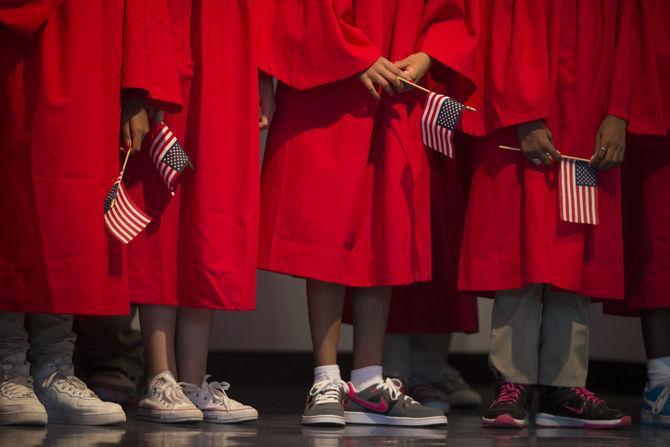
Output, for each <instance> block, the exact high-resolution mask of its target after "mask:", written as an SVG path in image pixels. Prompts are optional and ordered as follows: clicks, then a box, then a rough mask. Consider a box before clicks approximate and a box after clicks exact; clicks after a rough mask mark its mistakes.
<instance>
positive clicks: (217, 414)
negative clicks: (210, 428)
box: [202, 410, 258, 424]
mask: <svg viewBox="0 0 670 447" xmlns="http://www.w3.org/2000/svg"><path fill="white" fill-rule="evenodd" d="M202 414H203V421H204V422H211V423H214V424H238V423H240V422H249V421H255V420H257V419H258V412H257V411H256V410H245V411H235V412H232V413H230V412H226V411H203V412H202Z"/></svg>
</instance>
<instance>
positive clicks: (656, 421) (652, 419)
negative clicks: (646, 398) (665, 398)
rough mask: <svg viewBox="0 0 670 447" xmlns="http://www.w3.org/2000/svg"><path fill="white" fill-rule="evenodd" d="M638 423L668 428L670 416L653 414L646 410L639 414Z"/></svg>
mask: <svg viewBox="0 0 670 447" xmlns="http://www.w3.org/2000/svg"><path fill="white" fill-rule="evenodd" d="M640 423H641V424H643V425H653V426H655V427H666V428H668V427H670V416H663V415H661V414H654V413H652V412H651V411H648V410H642V412H641V413H640Z"/></svg>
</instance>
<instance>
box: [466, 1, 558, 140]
mask: <svg viewBox="0 0 670 447" xmlns="http://www.w3.org/2000/svg"><path fill="white" fill-rule="evenodd" d="M547 10H548V6H547V2H546V0H523V1H515V0H496V1H493V0H480V2H479V19H478V23H479V38H478V41H477V49H476V55H475V82H476V84H477V87H478V88H477V91H476V92H475V94H474V95H473V97H472V98H471V100H470V101H468V104H470V105H472V106H474V107H476V108H477V112H476V113H467V114H465V115H464V116H463V122H462V126H463V130H464V131H466V132H468V133H471V134H473V135H478V136H481V135H487V134H490V133H492V132H493V131H495V130H496V129H500V128H503V127H507V126H511V125H515V124H519V123H524V122H528V121H533V120H538V119H544V118H546V117H547V116H548V115H549V107H550V97H549V95H550V94H551V89H550V81H551V80H550V78H549V48H548V43H547V37H546V36H547V33H549V32H551V30H550V29H549V28H550V21H549V18H548V14H547Z"/></svg>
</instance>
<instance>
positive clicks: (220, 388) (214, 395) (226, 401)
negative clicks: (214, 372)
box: [179, 374, 232, 410]
mask: <svg viewBox="0 0 670 447" xmlns="http://www.w3.org/2000/svg"><path fill="white" fill-rule="evenodd" d="M210 377H211V375H209V374H207V375H206V376H205V378H204V379H203V381H202V385H201V386H200V387H198V386H197V385H193V384H192V383H186V382H179V385H180V386H181V388H182V389H183V390H185V391H186V392H188V393H195V394H202V395H204V398H205V400H211V402H212V403H214V404H216V405H223V407H224V408H225V409H226V410H229V409H230V404H231V401H232V399H230V398H229V397H228V395H227V394H226V391H228V390H229V389H230V383H228V382H215V381H211V382H207V379H209V378H210Z"/></svg>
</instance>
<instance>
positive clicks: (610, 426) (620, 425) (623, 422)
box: [576, 416, 632, 430]
mask: <svg viewBox="0 0 670 447" xmlns="http://www.w3.org/2000/svg"><path fill="white" fill-rule="evenodd" d="M631 422H632V421H631V418H630V416H624V417H622V418H621V420H620V421H619V423H618V424H598V423H594V424H590V423H586V424H584V426H583V427H582V428H590V429H594V430H607V429H616V428H623V427H630V425H631ZM576 428H579V427H576Z"/></svg>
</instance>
